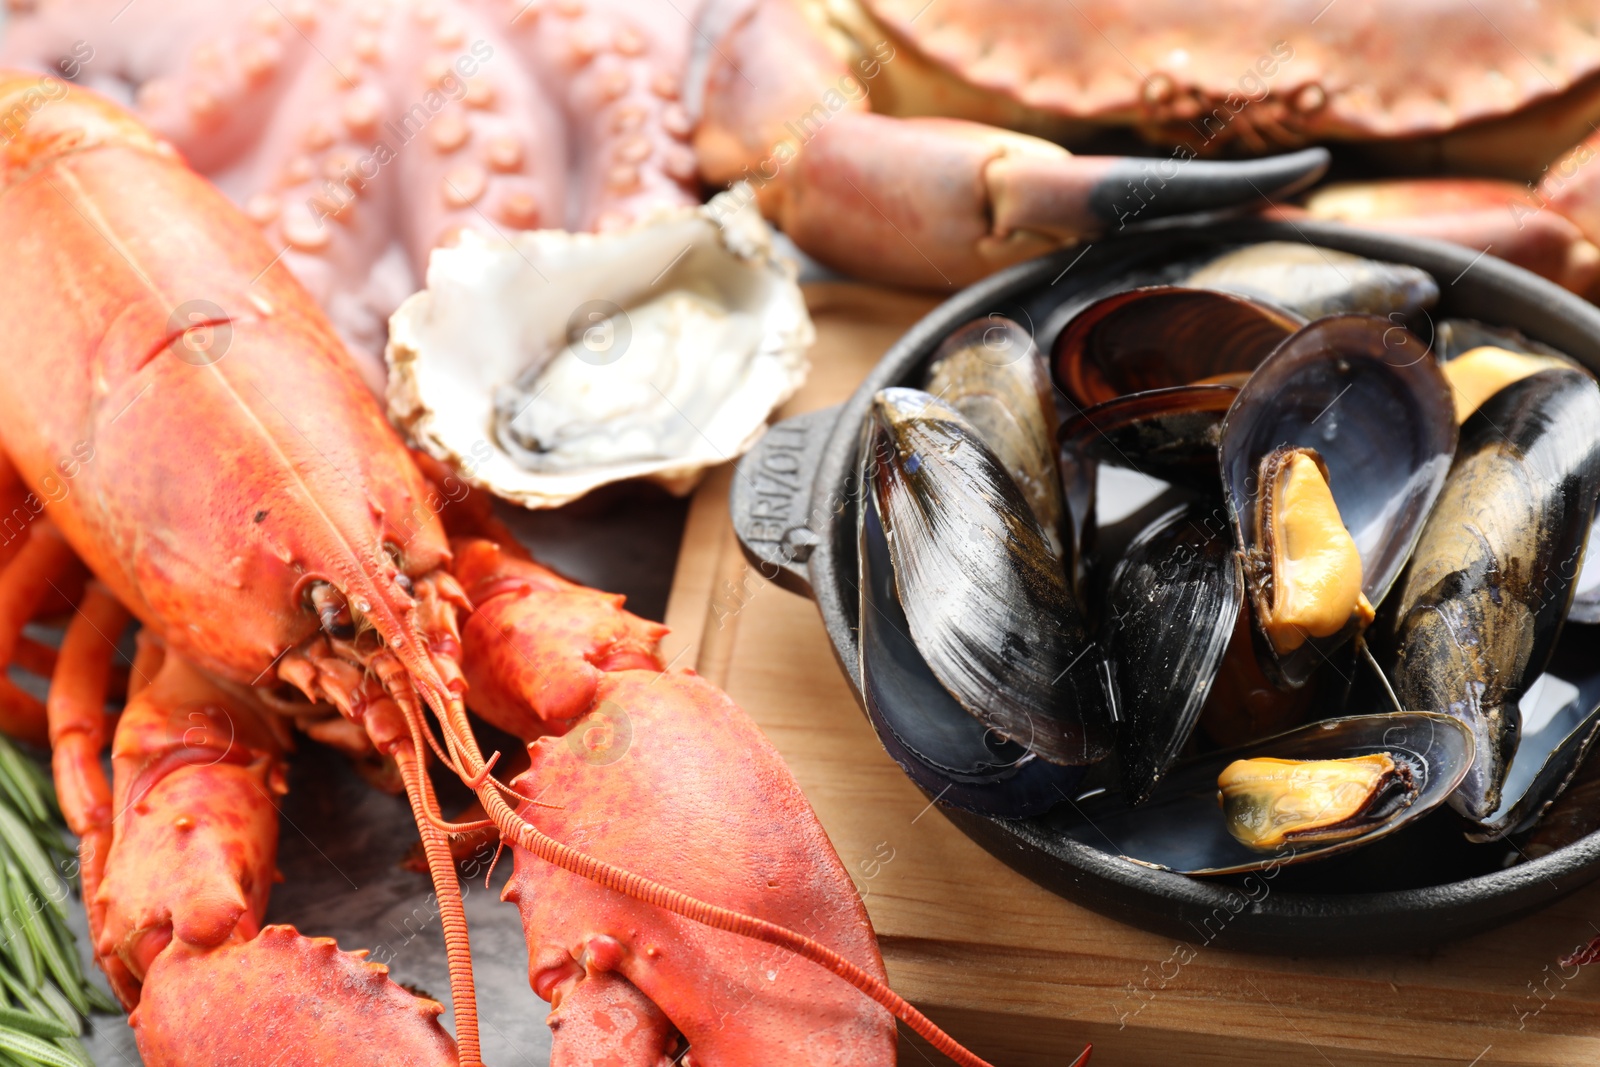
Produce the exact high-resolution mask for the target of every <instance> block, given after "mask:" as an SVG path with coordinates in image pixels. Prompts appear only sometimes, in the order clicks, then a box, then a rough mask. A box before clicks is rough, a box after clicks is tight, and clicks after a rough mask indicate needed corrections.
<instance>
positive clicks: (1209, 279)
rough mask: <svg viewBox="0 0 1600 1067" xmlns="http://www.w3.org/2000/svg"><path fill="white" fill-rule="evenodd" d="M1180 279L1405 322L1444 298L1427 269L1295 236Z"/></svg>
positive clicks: (1305, 311)
mask: <svg viewBox="0 0 1600 1067" xmlns="http://www.w3.org/2000/svg"><path fill="white" fill-rule="evenodd" d="M1178 284H1179V285H1186V286H1190V287H1193V288H1196V289H1219V290H1221V291H1223V292H1227V293H1237V294H1238V295H1240V296H1246V297H1250V298H1251V299H1254V300H1262V301H1266V302H1267V303H1270V304H1275V305H1276V306H1278V307H1281V308H1284V309H1285V310H1288V311H1293V312H1295V313H1296V314H1299V315H1302V316H1304V317H1305V318H1307V319H1319V318H1322V317H1324V316H1326V315H1338V314H1342V313H1346V312H1365V313H1368V314H1374V315H1383V316H1385V317H1391V316H1392V317H1393V318H1392V319H1391V321H1400V322H1403V321H1404V320H1405V319H1407V318H1409V317H1410V316H1412V315H1415V314H1416V313H1417V312H1418V311H1421V310H1423V309H1425V308H1430V307H1432V306H1433V305H1434V304H1435V303H1437V302H1438V299H1439V284H1438V283H1437V282H1435V281H1434V280H1433V276H1432V275H1431V274H1429V273H1428V272H1427V271H1424V270H1419V269H1418V268H1416V267H1412V266H1409V265H1407V264H1404V263H1385V262H1382V261H1379V260H1373V259H1366V258H1364V257H1362V256H1356V255H1351V254H1350V253H1349V252H1340V251H1337V250H1336V249H1332V248H1318V247H1317V246H1316V245H1312V244H1300V243H1296V242H1293V241H1267V242H1264V243H1262V244H1254V245H1245V246H1244V247H1242V248H1236V249H1234V250H1232V251H1230V252H1224V253H1223V254H1222V255H1220V256H1217V257H1216V258H1215V259H1213V260H1210V261H1209V262H1207V263H1205V264H1203V265H1201V266H1200V267H1199V268H1197V269H1195V270H1193V271H1191V272H1190V273H1189V274H1188V275H1186V276H1185V277H1184V278H1183V279H1182V280H1181V281H1179V283H1178Z"/></svg>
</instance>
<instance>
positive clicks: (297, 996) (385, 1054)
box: [130, 926, 456, 1067]
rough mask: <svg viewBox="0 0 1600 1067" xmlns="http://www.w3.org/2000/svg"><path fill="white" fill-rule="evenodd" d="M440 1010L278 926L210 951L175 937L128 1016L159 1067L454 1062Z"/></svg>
mask: <svg viewBox="0 0 1600 1067" xmlns="http://www.w3.org/2000/svg"><path fill="white" fill-rule="evenodd" d="M443 1010H444V1009H443V1008H441V1007H440V1005H439V1004H438V1003H436V1002H434V1001H432V1000H427V999H425V998H422V997H418V996H414V995H412V994H411V993H408V992H406V991H405V990H404V989H401V988H400V987H399V986H398V985H395V984H394V983H393V982H392V981H390V980H389V978H388V968H386V967H384V966H383V965H382V964H377V963H369V962H367V961H365V960H363V959H362V958H361V954H358V953H349V952H340V951H339V949H338V948H337V946H335V945H334V943H333V941H332V940H331V939H329V938H309V937H305V936H303V935H301V934H299V933H296V932H295V930H294V929H293V928H292V927H288V926H269V927H267V928H266V929H264V930H262V931H261V934H260V936H258V937H256V938H254V939H252V940H250V941H236V942H233V943H231V944H227V945H222V946H219V947H217V948H214V949H210V950H209V951H196V950H194V949H192V948H190V947H189V946H187V945H184V944H182V943H177V942H175V943H174V944H173V945H172V946H170V947H169V948H168V949H167V950H166V951H165V952H163V953H162V954H161V955H160V956H158V957H156V960H155V962H154V963H153V964H151V967H150V972H149V974H148V975H147V976H146V977H145V985H144V999H143V1000H141V1001H140V1003H139V1007H138V1009H137V1010H136V1011H135V1012H134V1013H133V1017H132V1019H131V1020H130V1021H131V1022H132V1024H133V1027H134V1030H135V1032H136V1033H137V1034H138V1035H139V1053H140V1055H141V1056H142V1057H143V1059H144V1062H145V1063H146V1064H149V1065H150V1067H168V1065H171V1067H180V1065H184V1064H195V1063H213V1064H244V1063H272V1064H275V1065H276V1067H315V1065H317V1064H324V1063H338V1064H345V1065H349V1067H360V1065H365V1064H371V1065H373V1067H376V1065H378V1064H387V1063H404V1064H410V1065H415V1067H454V1065H455V1063H456V1048H455V1042H454V1041H452V1040H450V1036H449V1035H448V1034H446V1033H445V1031H444V1028H443V1027H441V1026H440V1025H439V1019H438V1017H439V1013H440V1012H441V1011H443Z"/></svg>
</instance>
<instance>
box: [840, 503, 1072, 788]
mask: <svg viewBox="0 0 1600 1067" xmlns="http://www.w3.org/2000/svg"><path fill="white" fill-rule="evenodd" d="M859 518H860V529H859V550H860V559H861V585H860V593H861V601H860V612H861V613H860V619H861V629H860V634H861V662H860V665H859V666H860V677H861V692H862V695H863V696H864V698H865V701H864V702H865V704H866V708H867V715H868V717H869V718H871V720H872V724H873V727H874V728H875V729H876V730H877V733H878V738H879V740H880V741H881V742H882V743H883V747H884V749H885V750H886V751H887V752H888V753H889V755H890V757H892V758H893V759H894V761H895V762H896V763H898V764H899V765H900V767H901V769H902V770H904V771H905V772H906V774H907V775H908V776H909V777H910V778H911V780H912V781H913V782H915V783H917V785H918V786H920V787H921V788H922V789H924V790H925V791H926V792H928V793H929V794H930V795H932V796H936V797H938V798H939V802H940V803H941V804H949V805H953V806H955V807H958V808H962V809H964V810H966V811H972V812H977V813H978V814H980V815H993V816H998V817H1001V818H1024V817H1027V816H1030V815H1038V814H1041V813H1043V812H1045V811H1048V810H1049V809H1050V808H1051V807H1053V806H1054V805H1056V804H1059V803H1060V802H1061V798H1062V797H1063V796H1071V795H1072V794H1071V790H1072V789H1073V787H1074V786H1075V785H1076V784H1077V783H1078V781H1079V780H1080V779H1081V778H1082V777H1083V774H1084V770H1085V768H1082V767H1062V766H1058V765H1056V764H1054V763H1049V762H1046V761H1045V760H1041V759H1039V758H1038V757H1036V756H1034V755H1033V754H1032V753H1030V752H1029V751H1028V750H1027V749H1025V748H1023V747H1022V746H1021V745H1019V744H1017V743H1015V742H1013V741H1007V740H1005V739H1004V738H1003V737H1001V736H1000V735H999V734H997V733H996V732H995V731H994V730H992V729H990V728H989V727H987V726H984V725H983V724H982V723H981V722H979V721H978V720H977V719H976V718H974V717H973V716H972V714H971V713H970V712H968V711H967V710H966V709H965V708H963V707H962V706H961V705H960V704H959V703H957V701H956V699H955V698H954V697H952V696H951V695H950V693H949V691H948V690H946V689H945V687H944V686H943V685H942V684H940V682H939V679H938V678H936V677H934V674H933V671H931V670H930V669H929V668H928V663H927V661H926V660H925V659H923V657H922V653H921V652H920V651H918V649H917V646H916V642H914V641H913V640H912V639H911V625H910V623H909V622H907V620H906V616H905V612H904V611H903V610H902V609H901V606H900V597H899V594H898V593H897V592H896V590H895V584H894V569H893V565H892V563H891V562H890V559H889V543H888V540H887V539H886V538H885V536H884V532H883V525H882V522H881V520H880V518H879V516H878V505H877V501H876V499H875V498H874V496H873V494H871V493H865V494H863V495H862V498H861V510H860V513H859Z"/></svg>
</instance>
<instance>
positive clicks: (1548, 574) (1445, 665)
mask: <svg viewBox="0 0 1600 1067" xmlns="http://www.w3.org/2000/svg"><path fill="white" fill-rule="evenodd" d="M1597 494H1600V388H1597V386H1596V384H1595V381H1594V379H1593V378H1591V377H1590V376H1589V375H1587V374H1585V373H1584V372H1582V371H1579V370H1576V369H1569V368H1559V369H1550V370H1543V371H1540V372H1538V373H1536V374H1533V375H1531V376H1529V377H1526V378H1523V379H1521V380H1519V381H1516V382H1514V383H1512V384H1510V385H1508V386H1506V387H1505V388H1504V389H1501V390H1500V391H1499V392H1497V393H1495V394H1494V395H1493V396H1491V397H1489V398H1488V399H1487V400H1486V401H1485V402H1484V403H1483V405H1482V406H1481V407H1479V408H1478V409H1477V411H1476V413H1475V414H1473V415H1472V416H1471V417H1469V418H1468V419H1467V420H1466V422H1465V423H1464V424H1463V425H1462V427H1461V445H1460V449H1459V450H1458V451H1457V453H1456V455H1455V460H1454V463H1453V465H1452V466H1451V468H1450V472H1449V478H1448V479H1447V480H1446V481H1445V483H1444V486H1443V492H1442V493H1441V494H1440V496H1439V500H1438V503H1437V504H1436V505H1435V506H1434V508H1433V510H1432V513H1431V514H1430V515H1429V516H1428V520H1427V523H1426V525H1425V526H1424V527H1423V529H1422V531H1421V537H1420V540H1419V541H1418V543H1417V546H1416V550H1415V552H1414V553H1413V555H1412V559H1411V563H1410V566H1409V568H1408V570H1407V572H1406V575H1405V579H1404V582H1403V585H1402V588H1401V592H1400V597H1399V603H1398V611H1397V614H1396V621H1395V625H1394V628H1393V635H1392V644H1393V648H1394V653H1393V659H1394V667H1393V672H1392V675H1393V678H1394V684H1395V690H1396V692H1397V693H1398V694H1399V697H1400V699H1401V700H1402V701H1403V702H1404V703H1405V704H1406V706H1408V707H1421V708H1434V709H1438V710H1440V711H1445V712H1447V713H1448V714H1450V715H1453V716H1455V717H1457V718H1459V719H1460V720H1461V721H1462V722H1463V723H1465V724H1466V725H1467V726H1468V727H1470V728H1471V730H1472V732H1473V734H1474V736H1475V738H1476V741H1477V759H1476V761H1475V763H1474V765H1473V767H1472V769H1471V771H1470V773H1469V774H1468V776H1467V779H1466V781H1465V782H1464V784H1463V785H1462V788H1461V790H1460V791H1459V792H1458V794H1457V795H1456V796H1455V797H1453V798H1452V799H1451V804H1452V806H1453V807H1455V808H1456V809H1457V810H1458V811H1460V812H1461V813H1462V814H1464V815H1466V816H1468V817H1469V818H1472V819H1475V820H1478V821H1480V822H1482V821H1484V820H1487V819H1489V818H1490V817H1491V815H1492V814H1493V813H1494V812H1495V810H1496V809H1497V808H1498V807H1500V806H1501V800H1502V797H1501V792H1502V785H1503V783H1504V781H1505V777H1506V773H1507V770H1508V767H1509V765H1510V763H1511V760H1512V757H1513V754H1514V753H1515V751H1516V748H1517V744H1518V737H1519V731H1520V726H1521V714H1520V711H1519V709H1518V700H1519V698H1520V696H1521V694H1522V692H1523V690H1524V688H1525V686H1526V685H1527V684H1528V683H1531V682H1532V681H1533V680H1534V678H1535V677H1536V676H1538V674H1539V673H1540V672H1541V671H1542V670H1543V669H1544V666H1545V663H1546V661H1547V660H1548V659H1549V657H1550V654H1551V651H1552V650H1553V649H1554V647H1555V644H1556V639H1557V637H1558V636H1559V634H1560V631H1561V627H1562V623H1563V622H1564V620H1565V618H1566V615H1567V609H1568V606H1569V604H1570V603H1571V600H1572V596H1573V592H1574V587H1575V578H1576V577H1577V575H1578V573H1579V569H1580V567H1581V565H1582V560H1583V551H1584V545H1585V542H1586V541H1587V540H1588V535H1589V529H1590V524H1591V522H1592V520H1593V516H1594V509H1595V501H1596V496H1597Z"/></svg>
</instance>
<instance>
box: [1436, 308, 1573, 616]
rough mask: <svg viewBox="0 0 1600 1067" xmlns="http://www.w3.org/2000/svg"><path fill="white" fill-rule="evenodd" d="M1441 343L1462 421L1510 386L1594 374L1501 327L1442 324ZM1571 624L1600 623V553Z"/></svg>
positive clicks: (1458, 321)
mask: <svg viewBox="0 0 1600 1067" xmlns="http://www.w3.org/2000/svg"><path fill="white" fill-rule="evenodd" d="M1436 340H1437V343H1438V345H1439V346H1440V347H1439V349H1438V351H1439V358H1440V360H1442V361H1444V372H1445V377H1446V378H1449V379H1450V385H1451V388H1452V389H1453V390H1454V392H1455V397H1456V418H1457V421H1460V422H1465V421H1466V420H1467V417H1468V416H1470V415H1471V414H1472V413H1473V412H1474V411H1476V410H1477V409H1478V408H1479V406H1481V405H1482V403H1483V401H1485V400H1487V399H1488V398H1489V397H1491V396H1493V395H1494V394H1495V393H1497V392H1499V391H1500V390H1501V389H1503V388H1505V387H1506V386H1507V385H1510V384H1511V383H1512V382H1515V381H1520V380H1521V379H1523V378H1526V377H1528V376H1530V375H1532V374H1536V373H1538V372H1539V371H1541V370H1550V369H1553V368H1558V367H1573V368H1575V369H1578V370H1581V371H1583V372H1584V373H1588V371H1587V370H1585V369H1584V368H1582V367H1580V366H1579V365H1578V364H1577V363H1575V362H1573V361H1572V359H1570V358H1569V357H1567V356H1566V355H1564V354H1562V353H1561V352H1558V351H1557V350H1556V349H1554V348H1551V347H1550V346H1549V345H1544V344H1540V343H1539V342H1537V341H1531V340H1529V339H1528V338H1526V337H1523V336H1522V335H1521V334H1519V333H1517V332H1516V331H1514V330H1500V329H1495V328H1493V327H1488V326H1484V325H1483V324H1482V323H1476V322H1472V321H1470V320H1464V319H1451V320H1446V321H1445V322H1442V323H1440V324H1439V330H1438V334H1437V338H1436ZM1596 525H1600V523H1596V524H1591V526H1590V529H1589V542H1590V543H1593V541H1594V530H1595V526H1596ZM1567 620H1568V621H1569V622H1582V623H1594V622H1600V553H1597V552H1587V551H1586V552H1585V553H1584V557H1583V569H1582V570H1581V571H1580V572H1579V574H1578V581H1577V588H1576V590H1575V591H1574V592H1573V595H1572V607H1571V608H1570V609H1569V610H1568V612H1567Z"/></svg>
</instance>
